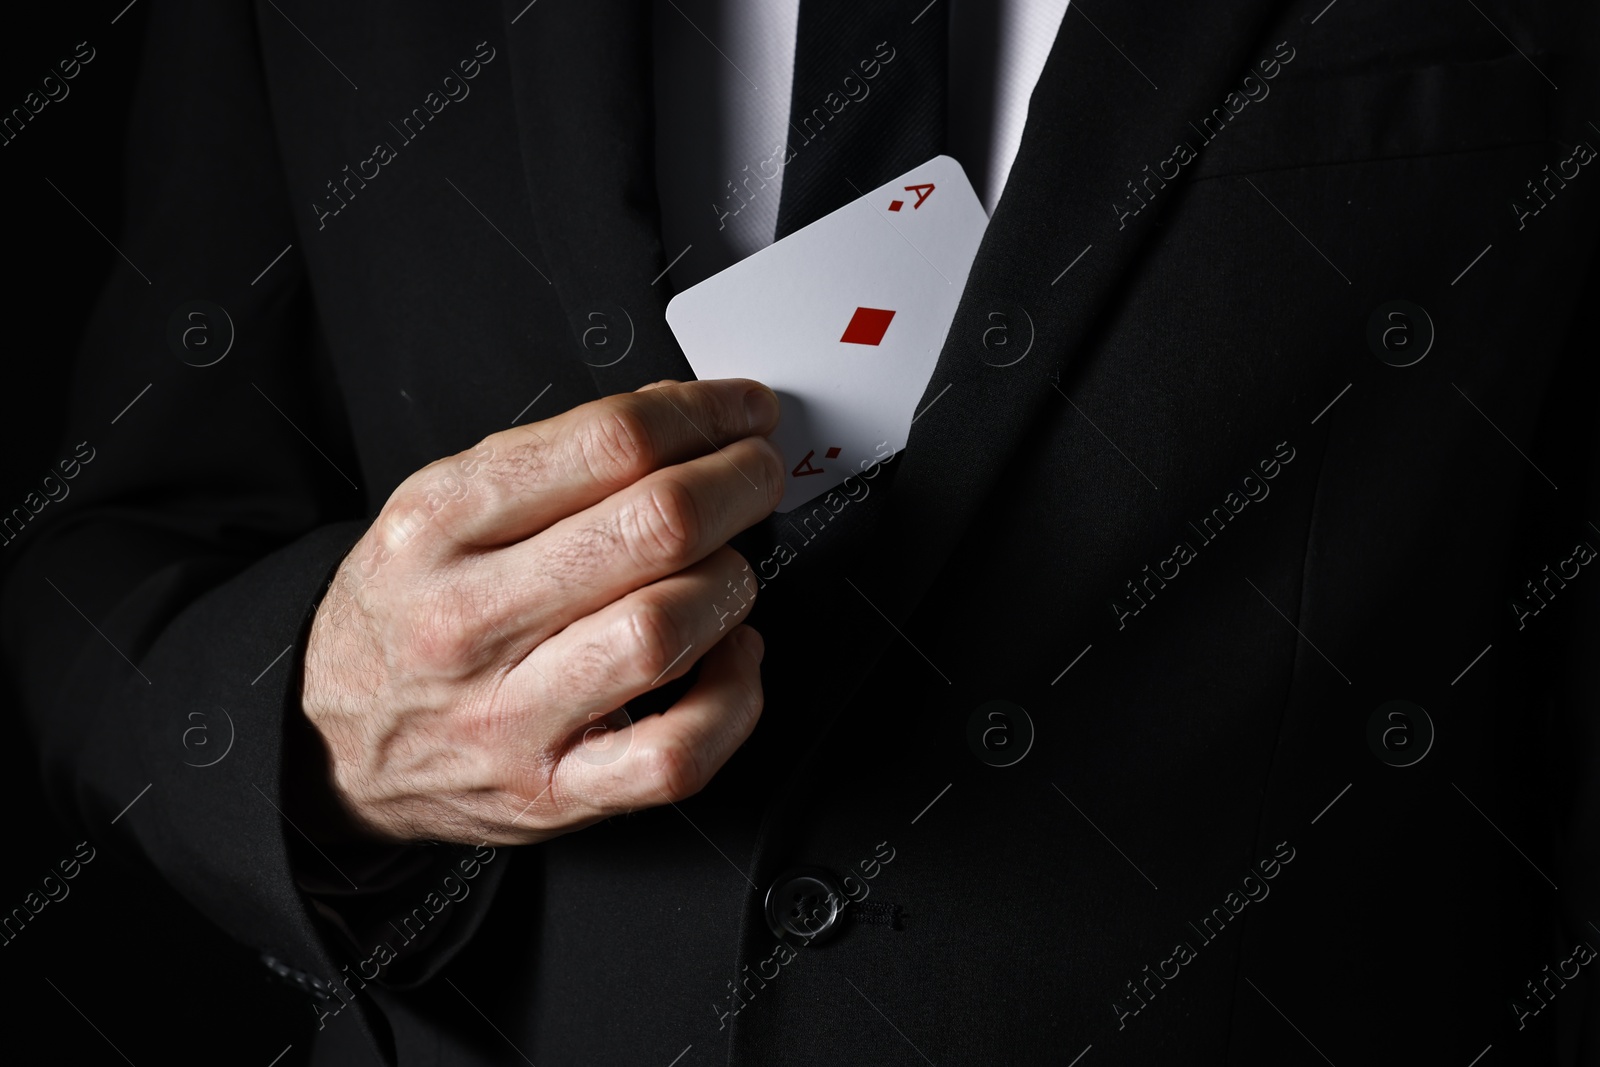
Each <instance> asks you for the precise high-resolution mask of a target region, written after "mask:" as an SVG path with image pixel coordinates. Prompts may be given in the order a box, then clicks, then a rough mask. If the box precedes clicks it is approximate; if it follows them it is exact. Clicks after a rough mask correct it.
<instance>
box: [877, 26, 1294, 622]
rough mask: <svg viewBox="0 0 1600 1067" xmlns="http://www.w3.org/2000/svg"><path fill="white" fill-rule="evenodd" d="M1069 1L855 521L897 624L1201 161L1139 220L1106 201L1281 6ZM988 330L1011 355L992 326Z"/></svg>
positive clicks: (1230, 78) (1124, 195)
mask: <svg viewBox="0 0 1600 1067" xmlns="http://www.w3.org/2000/svg"><path fill="white" fill-rule="evenodd" d="M1078 6H1079V5H1078V3H1077V0H1074V3H1073V5H1072V7H1071V8H1069V9H1068V11H1067V13H1066V15H1065V17H1064V18H1063V21H1062V24H1061V29H1060V32H1059V34H1058V35H1057V37H1056V42H1055V45H1054V47H1053V48H1052V50H1051V53H1050V58H1049V60H1048V62H1047V63H1046V65H1045V69H1044V71H1043V73H1042V75H1041V76H1040V79H1039V82H1038V85H1037V87H1036V89H1035V91H1034V94H1033V98H1032V102H1031V105H1030V107H1029V114H1028V121H1027V125H1026V127H1025V131H1024V134H1023V138H1022V145H1021V149H1020V151H1019V152H1018V154H1017V158H1016V162H1015V164H1014V165H1013V167H1012V170H1011V174H1010V177H1009V179H1008V181H1007V184H1006V188H1005V192H1004V194H1003V196H1002V198H1001V200H1000V202H999V204H998V205H997V206H996V208H995V212H994V216H993V218H992V219H991V220H990V224H989V228H988V230H987V232H986V233H985V235H984V239H983V242H982V244H981V246H980V248H979V250H978V255H977V259H976V260H975V262H974V263H973V266H972V270H971V272H970V274H969V275H968V279H967V286H966V290H965V291H964V293H963V295H962V298H961V302H960V305H959V307H958V309H957V312H956V316H955V319H954V322H953V323H952V326H951V329H950V334H949V337H948V338H947V339H946V342H945V346H944V349H943V351H942V352H941V354H940V357H939V361H938V364H937V367H936V369H935V371H934V374H933V378H932V381H931V382H930V384H929V386H928V389H927V391H926V392H925V393H924V395H923V397H922V400H921V402H920V404H919V411H920V412H921V414H920V415H919V416H918V418H917V420H916V422H915V423H914V425H913V426H912V433H911V437H910V441H909V444H908V445H907V447H906V449H905V451H904V453H903V454H902V455H901V456H899V457H898V458H897V459H896V460H895V461H894V462H895V464H898V465H899V466H900V469H899V470H898V471H897V472H896V474H895V476H894V484H893V486H892V488H891V491H890V492H889V493H887V494H883V495H884V497H885V499H884V500H883V501H882V502H881V503H880V505H879V506H878V507H877V508H876V509H874V510H876V511H877V512H878V515H877V516H876V521H874V517H873V516H872V515H870V514H866V515H863V516H862V519H864V520H866V522H867V523H869V524H870V525H872V526H874V527H875V530H874V533H873V535H872V536H873V539H874V541H875V542H876V544H877V546H878V551H876V552H869V554H868V557H867V558H870V559H878V560H889V559H893V560H894V561H895V565H894V566H893V567H892V568H887V569H885V570H884V572H882V578H881V579H879V577H878V576H877V575H875V576H874V579H873V581H872V586H873V588H874V589H876V590H878V591H879V592H881V593H882V594H883V600H878V598H877V592H875V593H874V600H877V602H878V603H880V604H882V605H883V606H884V608H885V609H886V610H887V611H888V612H889V613H890V614H891V615H895V616H897V617H901V618H903V617H904V616H905V615H907V614H909V613H910V611H911V610H912V609H913V608H914V607H915V606H916V603H917V602H918V601H919V600H920V599H921V597H922V596H923V594H924V593H925V592H926V591H927V588H928V586H929V585H930V584H931V583H932V582H933V580H934V578H935V577H936V576H937V574H938V572H939V570H940V568H941V567H942V566H943V565H944V563H945V561H946V560H947V559H948V558H949V557H950V555H951V553H952V552H953V551H954V549H955V547H956V545H957V543H958V542H959V541H960V539H961V537H962V535H963V534H964V533H965V531H966V530H967V528H968V526H969V525H970V524H971V523H972V521H973V519H974V517H975V516H976V514H977V511H978V508H979V507H980V506H981V505H982V503H983V501H984V498H985V496H986V495H987V494H988V493H990V492H991V491H993V490H994V488H995V487H996V486H997V485H998V484H999V482H1000V479H1001V476H1002V474H1003V473H1004V469H1005V467H1006V465H1007V464H1008V463H1009V461H1010V459H1011V457H1012V455H1013V453H1015V452H1016V450H1017V448H1018V445H1019V444H1020V442H1021V441H1022V438H1023V436H1024V435H1025V433H1026V432H1027V430H1028V428H1029V427H1030V425H1031V424H1032V423H1033V421H1034V420H1035V419H1036V418H1038V417H1040V416H1041V415H1042V414H1044V413H1045V412H1047V411H1049V410H1050V408H1051V406H1052V405H1060V406H1066V405H1067V404H1068V401H1067V400H1066V399H1065V398H1064V397H1063V395H1062V392H1061V391H1058V389H1059V390H1063V391H1065V392H1066V393H1067V394H1068V395H1070V392H1071V377H1070V376H1071V372H1072V370H1073V369H1074V366H1075V361H1076V360H1078V359H1079V358H1081V356H1082V354H1083V353H1084V352H1085V350H1086V348H1087V347H1088V345H1089V344H1090V342H1091V339H1092V336H1093V333H1094V330H1095V328H1096V325H1097V321H1098V320H1099V318H1100V317H1101V316H1102V314H1103V313H1104V312H1105V310H1106V307H1107V305H1108V303H1109V302H1110V300H1111V299H1112V297H1113V295H1114V293H1115V292H1116V290H1117V288H1118V285H1119V282H1120V280H1121V279H1122V278H1123V277H1124V275H1125V274H1126V273H1127V272H1128V271H1129V269H1130V267H1131V266H1133V265H1134V264H1135V263H1136V262H1137V259H1138V256H1139V254H1140V251H1141V249H1142V248H1143V247H1144V246H1145V245H1146V243H1147V242H1148V241H1149V240H1150V238H1151V236H1152V235H1153V234H1154V233H1155V232H1156V230H1157V228H1158V227H1159V225H1160V222H1161V219H1162V216H1163V214H1164V211H1165V209H1166V208H1167V207H1168V206H1169V205H1170V204H1171V203H1172V202H1173V201H1175V200H1176V199H1177V196H1178V192H1179V187H1180V185H1181V183H1182V182H1183V181H1185V180H1186V179H1187V177H1188V176H1189V173H1190V172H1192V171H1193V170H1194V169H1195V165H1196V164H1195V163H1191V164H1190V165H1189V166H1187V167H1185V168H1183V169H1182V172H1181V173H1180V175H1179V176H1178V177H1177V178H1176V179H1174V180H1172V181H1168V182H1166V187H1165V188H1161V187H1160V183H1159V181H1152V183H1151V188H1152V189H1155V190H1156V192H1155V193H1154V194H1153V195H1151V196H1148V197H1147V199H1149V200H1150V205H1149V206H1148V207H1146V208H1144V209H1143V210H1142V211H1140V212H1139V213H1138V214H1137V215H1136V216H1131V217H1127V218H1122V217H1120V216H1119V211H1118V210H1117V209H1116V208H1115V207H1114V206H1113V205H1119V204H1126V205H1127V206H1137V205H1138V204H1139V201H1137V200H1134V199H1133V195H1132V184H1136V183H1140V182H1142V181H1143V180H1144V179H1145V178H1146V177H1147V176H1148V175H1149V174H1151V173H1154V172H1155V171H1156V166H1157V164H1158V163H1159V162H1160V161H1162V160H1164V159H1166V158H1168V157H1169V156H1171V155H1172V154H1173V148H1174V145H1175V144H1176V142H1177V141H1179V140H1181V139H1183V138H1185V137H1187V138H1188V140H1189V141H1190V143H1191V144H1198V141H1199V139H1198V138H1197V137H1196V136H1195V135H1194V131H1193V130H1192V129H1191V127H1190V126H1189V121H1190V120H1191V119H1196V120H1197V119H1199V118H1200V117H1202V116H1204V115H1207V114H1209V113H1210V111H1211V109H1212V108H1214V107H1218V106H1221V105H1222V101H1223V98H1224V96H1226V95H1227V93H1228V92H1229V90H1230V89H1232V88H1235V87H1237V85H1238V82H1239V79H1241V78H1242V77H1243V76H1244V75H1245V74H1247V73H1249V68H1250V67H1251V65H1252V64H1253V63H1254V62H1255V61H1256V60H1258V59H1260V58H1264V57H1267V56H1270V54H1271V46H1270V43H1268V36H1267V35H1268V33H1269V31H1270V30H1271V29H1272V28H1273V23H1274V21H1275V18H1274V16H1275V15H1276V14H1277V9H1278V8H1280V7H1282V6H1283V0H1201V2H1198V3H1190V4H1181V5H1168V6H1163V7H1162V9H1161V11H1160V12H1159V15H1156V14H1153V13H1145V14H1138V13H1136V12H1135V11H1134V10H1133V9H1132V8H1129V7H1122V8H1120V9H1119V8H1117V7H1114V6H1108V5H1099V4H1097V5H1095V7H1096V10H1095V12H1094V13H1093V14H1091V15H1090V16H1088V17H1085V15H1084V14H1083V13H1082V12H1080V11H1077V10H1075V9H1076V8H1077V7H1078ZM1089 18H1093V19H1094V20H1095V23H1094V24H1091V23H1090V21H1089ZM1097 27H1098V28H1097ZM1102 29H1103V30H1105V32H1106V33H1107V34H1109V35H1110V38H1111V40H1115V41H1116V42H1117V44H1118V46H1120V47H1121V48H1122V49H1123V50H1125V51H1126V52H1127V53H1128V57H1125V56H1124V55H1123V54H1122V53H1121V52H1119V51H1118V48H1117V47H1114V46H1113V45H1112V43H1111V40H1108V39H1107V37H1105V36H1102V34H1101V32H1100V31H1101V30H1102ZM1134 60H1136V61H1137V62H1138V64H1139V68H1141V69H1142V71H1143V72H1144V73H1147V74H1148V75H1149V76H1150V77H1151V78H1154V80H1155V82H1156V83H1157V84H1158V85H1159V88H1154V87H1153V86H1152V84H1151V82H1150V81H1148V80H1146V78H1145V76H1144V73H1141V72H1140V70H1136V69H1135V68H1134V66H1133V61H1134ZM1200 151H1201V152H1202V153H1203V152H1204V149H1203V147H1202V148H1201V149H1200ZM1147 166H1148V167H1149V170H1146V169H1145V168H1146V167H1147ZM1169 173H1170V170H1169ZM1140 188H1141V190H1142V189H1143V186H1142V185H1141V186H1140ZM1041 250H1048V255H1042V254H1041ZM1018 309H1025V313H1022V312H1019V311H1018ZM994 313H1000V314H1003V315H1005V316H1006V318H1005V319H1004V320H1001V319H997V318H994V317H993V315H994ZM1030 318H1031V324H1030V322H1029V319H1030ZM999 325H1004V327H1005V329H1006V331H1007V334H1008V337H1007V345H1006V346H1005V347H1004V348H997V347H995V346H994V342H995V341H996V340H997V339H998V337H999V335H998V334H996V333H993V332H990V331H992V330H994V329H995V328H996V327H997V326H999ZM1030 329H1031V332H1032V333H1033V337H1032V346H1033V347H1032V350H1031V351H1030V352H1029V354H1028V355H1027V356H1026V357H1025V358H1023V359H1021V361H1020V362H1017V363H1015V364H1013V365H1011V366H1004V367H1002V366H996V365H994V364H997V363H1002V362H1006V361H1008V360H1010V359H1014V358H1015V354H1018V353H1020V352H1021V351H1022V350H1023V346H1024V344H1025V343H1026V341H1027V340H1028V333H1029V331H1030ZM986 337H987V338H988V340H989V345H988V346H986V344H985V339H986ZM930 405H931V406H930ZM1074 417H1077V416H1076V415H1074ZM1157 481H1158V482H1159V478H1158V479H1157ZM869 502H870V501H869ZM857 525H859V524H857ZM890 605H893V606H892V607H890Z"/></svg>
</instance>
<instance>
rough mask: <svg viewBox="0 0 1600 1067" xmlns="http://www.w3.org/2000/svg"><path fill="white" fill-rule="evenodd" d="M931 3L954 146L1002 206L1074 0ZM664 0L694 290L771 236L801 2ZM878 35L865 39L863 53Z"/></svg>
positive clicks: (664, 97)
mask: <svg viewBox="0 0 1600 1067" xmlns="http://www.w3.org/2000/svg"><path fill="white" fill-rule="evenodd" d="M862 2H864V3H865V2H869V0H862ZM933 2H934V3H935V4H938V5H940V6H942V7H943V8H945V11H944V16H945V17H946V18H948V19H949V20H950V24H949V25H950V50H949V96H948V107H947V112H946V114H947V126H946V141H947V144H948V146H949V153H950V155H952V156H954V157H955V158H956V159H957V160H959V161H960V162H961V164H962V166H963V167H964V168H965V169H966V172H967V177H968V178H969V179H971V181H972V185H973V188H974V189H976V190H977V193H978V199H979V200H981V201H982V202H983V206H984V209H985V210H986V211H988V212H990V213H991V214H992V213H993V212H994V207H995V205H996V204H997V203H999V201H1000V194H1001V192H1002V191H1003V190H1004V189H1005V184H1006V178H1007V176H1008V175H1009V174H1010V173H1011V163H1012V160H1014V159H1015V158H1016V155H1017V147H1018V146H1019V145H1020V144H1021V142H1022V128H1023V125H1024V124H1025V123H1026V121H1027V118H1028V99H1029V97H1030V96H1032V95H1033V87H1034V85H1035V84H1036V83H1037V82H1038V80H1039V72H1040V71H1042V70H1043V69H1044V64H1045V59H1046V58H1047V57H1048V56H1049V54H1050V48H1051V45H1053V44H1054V43H1055V37H1056V31H1057V29H1059V27H1060V25H1061V18H1062V16H1063V15H1064V14H1065V12H1066V10H1067V2H1068V0H933ZM654 10H655V41H656V45H655V89H656V124H657V125H656V182H657V188H658V190H659V192H660V197H661V215H662V220H661V223H662V234H663V237H664V239H665V242H666V252H667V256H668V257H669V259H670V258H671V257H674V256H680V254H681V258H679V259H677V260H676V262H675V263H674V264H673V267H672V271H671V273H672V281H673V285H674V287H675V288H677V289H679V290H682V289H685V288H687V287H689V286H691V285H693V284H695V283H696V282H699V281H701V280H703V279H705V278H708V277H710V276H711V275H713V274H715V273H717V272H718V271H720V270H722V269H724V268H726V267H729V266H732V265H733V264H734V263H737V262H738V261H739V260H741V259H743V258H744V257H745V256H747V255H749V254H750V253H752V252H755V251H758V250H760V249H762V248H765V247H766V246H767V245H769V244H771V243H772V239H773V233H774V231H775V230H776V229H777V222H778V196H779V193H780V192H781V191H782V188H783V174H782V171H781V169H779V168H778V167H776V166H774V165H772V164H768V165H767V166H763V165H762V164H763V163H764V162H766V161H767V160H771V159H773V158H774V155H775V153H776V159H777V160H778V161H780V162H781V160H782V159H783V154H782V153H783V147H784V146H785V145H787V144H789V143H790V142H791V141H793V140H795V139H796V135H795V134H794V133H793V131H792V130H791V129H790V127H789V94H790V88H791V85H792V83H793V80H794V48H795V31H796V27H797V26H798V24H799V18H800V0H657V2H656V4H655V5H654ZM936 14H937V13H936V12H932V11H930V12H927V13H926V14H925V15H924V16H922V17H930V18H931V17H936ZM890 43H891V45H892V43H893V42H890ZM875 44H876V42H866V43H864V44H863V48H864V49H865V51H864V52H863V55H862V56H861V58H862V59H870V58H871V49H872V47H873V45H875ZM843 73H849V72H848V71H846V72H842V73H841V77H842V76H843ZM850 106H852V107H871V106H872V98H871V96H870V95H869V96H867V97H866V98H865V99H863V100H861V101H860V102H859V103H857V104H851V105H850ZM840 118H841V120H845V121H848V112H846V113H844V114H841V115H840ZM775 171H776V175H775V176H773V177H768V175H773V174H774V172H775ZM685 249H687V251H685Z"/></svg>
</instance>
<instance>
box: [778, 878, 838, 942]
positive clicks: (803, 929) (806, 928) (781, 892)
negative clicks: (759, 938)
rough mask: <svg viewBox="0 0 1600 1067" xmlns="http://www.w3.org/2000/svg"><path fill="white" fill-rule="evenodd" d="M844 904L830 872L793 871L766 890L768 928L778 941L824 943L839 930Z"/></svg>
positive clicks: (836, 882) (836, 883)
mask: <svg viewBox="0 0 1600 1067" xmlns="http://www.w3.org/2000/svg"><path fill="white" fill-rule="evenodd" d="M845 903H846V901H845V896H844V892H843V891H842V890H840V888H839V883H838V881H837V880H836V879H835V878H834V876H833V873H832V872H831V871H826V870H823V869H822V868H821V867H795V868H793V869H792V870H788V871H785V872H784V873H783V874H781V875H779V876H778V879H777V880H776V881H774V882H773V883H772V887H771V888H770V889H768V890H767V925H768V926H770V927H771V928H772V932H773V933H774V934H777V935H778V936H779V937H784V936H785V935H792V936H794V937H802V938H806V939H808V940H810V941H813V942H816V941H823V940H826V939H827V938H828V937H829V936H831V935H832V933H833V932H834V931H835V930H836V929H837V928H838V926H839V913H840V912H842V911H843V910H844V906H845Z"/></svg>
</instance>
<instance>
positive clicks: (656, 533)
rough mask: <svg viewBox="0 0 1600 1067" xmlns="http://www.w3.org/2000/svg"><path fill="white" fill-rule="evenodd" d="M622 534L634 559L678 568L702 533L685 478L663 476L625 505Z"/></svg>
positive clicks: (686, 562)
mask: <svg viewBox="0 0 1600 1067" xmlns="http://www.w3.org/2000/svg"><path fill="white" fill-rule="evenodd" d="M620 520H621V535H622V540H623V543H624V545H625V546H626V547H627V550H628V553H629V555H630V556H632V557H633V559H634V560H635V561H636V562H638V563H640V564H642V565H644V566H649V567H654V566H667V567H670V568H672V569H673V570H679V569H681V568H682V567H684V566H685V565H687V564H688V563H689V562H690V555H691V552H692V550H693V548H694V545H695V543H696V540H697V538H698V536H699V516H698V514H697V509H696V506H695V499H694V494H693V493H691V492H690V491H689V489H688V488H687V487H686V486H684V485H683V483H682V482H679V481H676V480H673V479H662V480H661V481H659V482H657V483H656V484H654V485H652V486H650V487H649V488H648V489H646V490H645V491H643V492H641V493H639V494H638V495H637V496H635V497H634V499H633V500H632V501H631V502H630V503H629V505H628V506H627V507H626V508H625V509H624V511H623V513H622V515H621V516H620Z"/></svg>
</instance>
